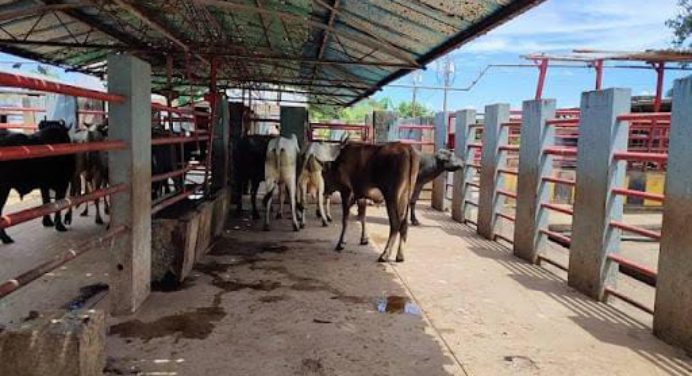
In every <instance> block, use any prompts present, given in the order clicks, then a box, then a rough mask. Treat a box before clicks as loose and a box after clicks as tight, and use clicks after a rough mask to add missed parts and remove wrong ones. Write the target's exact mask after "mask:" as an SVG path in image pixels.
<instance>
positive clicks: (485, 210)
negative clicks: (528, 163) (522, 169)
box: [476, 103, 510, 239]
mask: <svg viewBox="0 0 692 376" xmlns="http://www.w3.org/2000/svg"><path fill="white" fill-rule="evenodd" d="M509 115H510V110H509V104H506V103H500V104H493V105H489V106H486V107H485V124H484V125H483V151H482V153H481V178H480V185H481V188H480V193H479V196H478V227H477V229H476V231H477V232H478V233H479V234H480V235H481V236H483V237H485V238H486V239H493V238H494V235H495V220H496V217H495V204H496V201H497V194H496V193H495V191H496V189H497V186H498V184H499V183H501V180H502V179H499V178H498V174H497V169H498V165H499V163H500V158H502V155H501V153H499V150H498V147H499V146H500V145H504V144H506V143H507V133H508V132H507V130H506V129H504V130H503V129H502V128H505V127H502V123H506V122H507V121H509ZM503 134H504V136H503Z"/></svg>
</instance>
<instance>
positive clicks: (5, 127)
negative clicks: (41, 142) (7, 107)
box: [0, 123, 37, 129]
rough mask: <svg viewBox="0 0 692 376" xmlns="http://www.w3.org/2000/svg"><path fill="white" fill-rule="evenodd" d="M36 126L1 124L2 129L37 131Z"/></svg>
mask: <svg viewBox="0 0 692 376" xmlns="http://www.w3.org/2000/svg"><path fill="white" fill-rule="evenodd" d="M36 127H37V125H36V124H25V123H0V129H36Z"/></svg>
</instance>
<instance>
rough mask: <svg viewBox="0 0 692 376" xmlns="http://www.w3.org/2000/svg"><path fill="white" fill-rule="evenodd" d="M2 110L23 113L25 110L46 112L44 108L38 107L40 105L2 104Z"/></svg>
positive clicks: (0, 108) (0, 107)
mask: <svg viewBox="0 0 692 376" xmlns="http://www.w3.org/2000/svg"><path fill="white" fill-rule="evenodd" d="M0 112H3V113H10V114H23V113H25V112H46V110H45V109H43V108H38V107H10V106H0Z"/></svg>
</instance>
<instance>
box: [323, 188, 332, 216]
mask: <svg viewBox="0 0 692 376" xmlns="http://www.w3.org/2000/svg"><path fill="white" fill-rule="evenodd" d="M324 205H325V207H326V209H327V213H326V216H327V221H329V222H331V221H332V195H325V197H324Z"/></svg>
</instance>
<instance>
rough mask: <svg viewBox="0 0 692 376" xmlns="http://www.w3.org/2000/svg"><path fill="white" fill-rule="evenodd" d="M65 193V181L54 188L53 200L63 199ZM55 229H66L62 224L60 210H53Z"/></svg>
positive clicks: (61, 230)
mask: <svg viewBox="0 0 692 376" xmlns="http://www.w3.org/2000/svg"><path fill="white" fill-rule="evenodd" d="M66 195H67V183H65V184H64V185H62V186H59V187H57V188H56V189H55V201H58V200H62V199H64V198H65V196H66ZM55 229H56V230H57V231H60V232H63V231H67V228H65V225H63V224H62V215H61V214H60V210H58V211H56V212H55Z"/></svg>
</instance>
